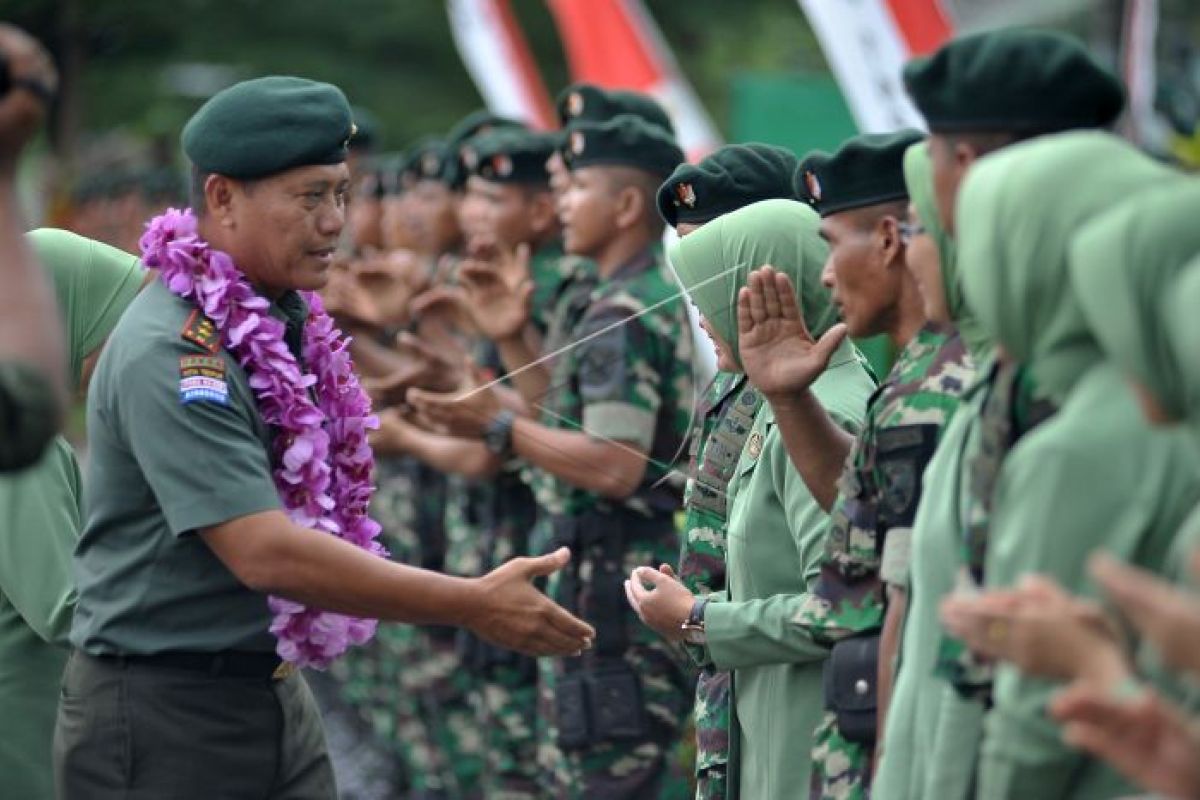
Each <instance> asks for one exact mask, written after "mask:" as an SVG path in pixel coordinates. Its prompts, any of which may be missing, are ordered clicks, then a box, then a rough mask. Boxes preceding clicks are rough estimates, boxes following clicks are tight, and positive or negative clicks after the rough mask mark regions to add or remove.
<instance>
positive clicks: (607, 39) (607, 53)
mask: <svg viewBox="0 0 1200 800" xmlns="http://www.w3.org/2000/svg"><path fill="white" fill-rule="evenodd" d="M546 3H547V5H548V6H549V8H550V13H551V14H552V15H553V16H554V21H555V24H556V25H557V26H558V32H559V35H560V36H561V38H562V42H563V48H564V49H565V51H566V54H567V64H568V65H569V67H570V70H571V77H572V79H573V80H576V81H586V82H588V83H594V84H596V85H597V86H603V87H605V88H608V89H633V90H635V91H640V92H645V93H647V94H650V95H653V96H654V97H655V99H657V100H658V101H659V102H660V103H662V104H663V106H664V107H665V108H666V109H667V113H669V114H670V115H671V121H672V122H673V123H674V124H675V128H676V132H677V134H678V136H679V143H680V145H681V146H682V147H683V149H684V150H685V151H686V152H687V154H688V158H689V159H691V160H693V161H694V160H696V159H698V158H701V157H703V156H704V155H705V154H707V153H709V152H710V151H712V150H714V149H716V148H717V147H720V146H721V144H722V140H721V136H720V134H719V133H718V132H717V129H716V126H715V125H713V122H712V120H711V119H710V118H709V116H708V113H707V112H706V111H705V110H704V106H703V105H701V103H700V100H699V98H698V97H697V96H696V93H695V91H693V89H692V87H691V85H690V84H689V83H688V81H687V79H686V78H685V77H684V76H683V73H682V72H681V71H680V69H679V65H678V64H676V62H675V58H674V56H673V55H672V54H671V48H670V47H669V46H668V45H667V43H666V41H665V40H664V39H663V37H662V34H661V33H660V32H659V30H658V26H657V25H656V24H655V23H654V20H653V18H651V16H650V14H649V13H648V12H647V11H646V9H645V8H644V7H643V6H642V3H641V0H546Z"/></svg>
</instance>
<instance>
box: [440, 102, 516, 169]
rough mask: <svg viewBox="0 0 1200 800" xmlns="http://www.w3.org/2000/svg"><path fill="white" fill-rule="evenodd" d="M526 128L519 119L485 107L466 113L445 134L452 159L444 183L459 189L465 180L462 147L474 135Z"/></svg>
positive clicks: (465, 167)
mask: <svg viewBox="0 0 1200 800" xmlns="http://www.w3.org/2000/svg"><path fill="white" fill-rule="evenodd" d="M528 129H529V128H528V126H526V125H525V123H524V122H521V121H520V120H516V119H512V118H510V117H502V116H500V115H499V114H493V113H492V112H490V111H488V110H487V109H485V108H481V109H479V110H478V111H472V112H471V113H470V114H467V115H466V116H465V117H463V118H462V119H460V120H459V121H458V122H457V123H455V125H454V127H453V128H451V129H450V132H449V133H448V134H446V147H447V149H448V151H449V154H450V156H451V158H452V159H453V162H452V163H451V164H450V165H449V167H448V170H447V172H446V183H448V184H450V186H451V187H452V188H454V189H459V188H462V185H463V184H464V183H466V182H467V166H466V164H465V163H463V160H462V157H463V153H462V149H463V148H464V147H465V146H466V145H467V143H468V142H469V141H471V140H472V139H474V138H475V137H476V136H479V135H480V134H484V133H490V132H492V131H497V130H519V131H524V130H528Z"/></svg>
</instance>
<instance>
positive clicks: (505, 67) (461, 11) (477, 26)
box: [446, 0, 558, 129]
mask: <svg viewBox="0 0 1200 800" xmlns="http://www.w3.org/2000/svg"><path fill="white" fill-rule="evenodd" d="M446 10H447V11H448V12H449V14H450V30H451V32H452V33H453V35H454V43H455V44H456V45H457V46H458V52H459V55H461V56H462V60H463V63H464V64H466V66H467V71H468V72H470V73H471V77H472V78H473V79H474V81H475V86H476V87H478V89H479V94H480V95H482V96H483V100H484V103H486V104H487V107H488V110H489V111H492V112H493V113H496V114H502V115H504V116H506V117H513V118H514V119H519V120H523V121H524V122H526V123H528V124H529V125H531V126H533V127H535V128H542V129H548V128H553V127H557V125H558V118H557V116H556V114H555V113H554V104H553V102H551V100H550V95H549V93H548V92H547V91H546V85H545V84H544V83H543V82H542V76H541V74H540V73H539V72H538V69H537V64H536V63H535V62H534V59H533V54H532V52H531V51H530V49H529V44H528V42H526V41H525V36H524V34H523V33H522V32H521V27H520V24H519V23H518V22H517V20H516V17H514V16H513V13H512V8H511V7H510V6H509V0H447V3H446Z"/></svg>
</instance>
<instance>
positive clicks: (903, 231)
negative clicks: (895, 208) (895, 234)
mask: <svg viewBox="0 0 1200 800" xmlns="http://www.w3.org/2000/svg"><path fill="white" fill-rule="evenodd" d="M896 228H897V229H898V230H899V231H900V241H902V242H904V243H905V244H911V243H912V240H913V239H915V238H916V237H918V236H922V235H924V234H925V226H924V225H922V224H921V223H919V222H900V223H897V224H896Z"/></svg>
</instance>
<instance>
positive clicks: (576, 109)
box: [567, 92, 583, 117]
mask: <svg viewBox="0 0 1200 800" xmlns="http://www.w3.org/2000/svg"><path fill="white" fill-rule="evenodd" d="M582 113H583V95H582V94H580V93H579V92H571V93H570V94H569V95H567V116H568V117H578V116H579V115H580V114H582Z"/></svg>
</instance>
